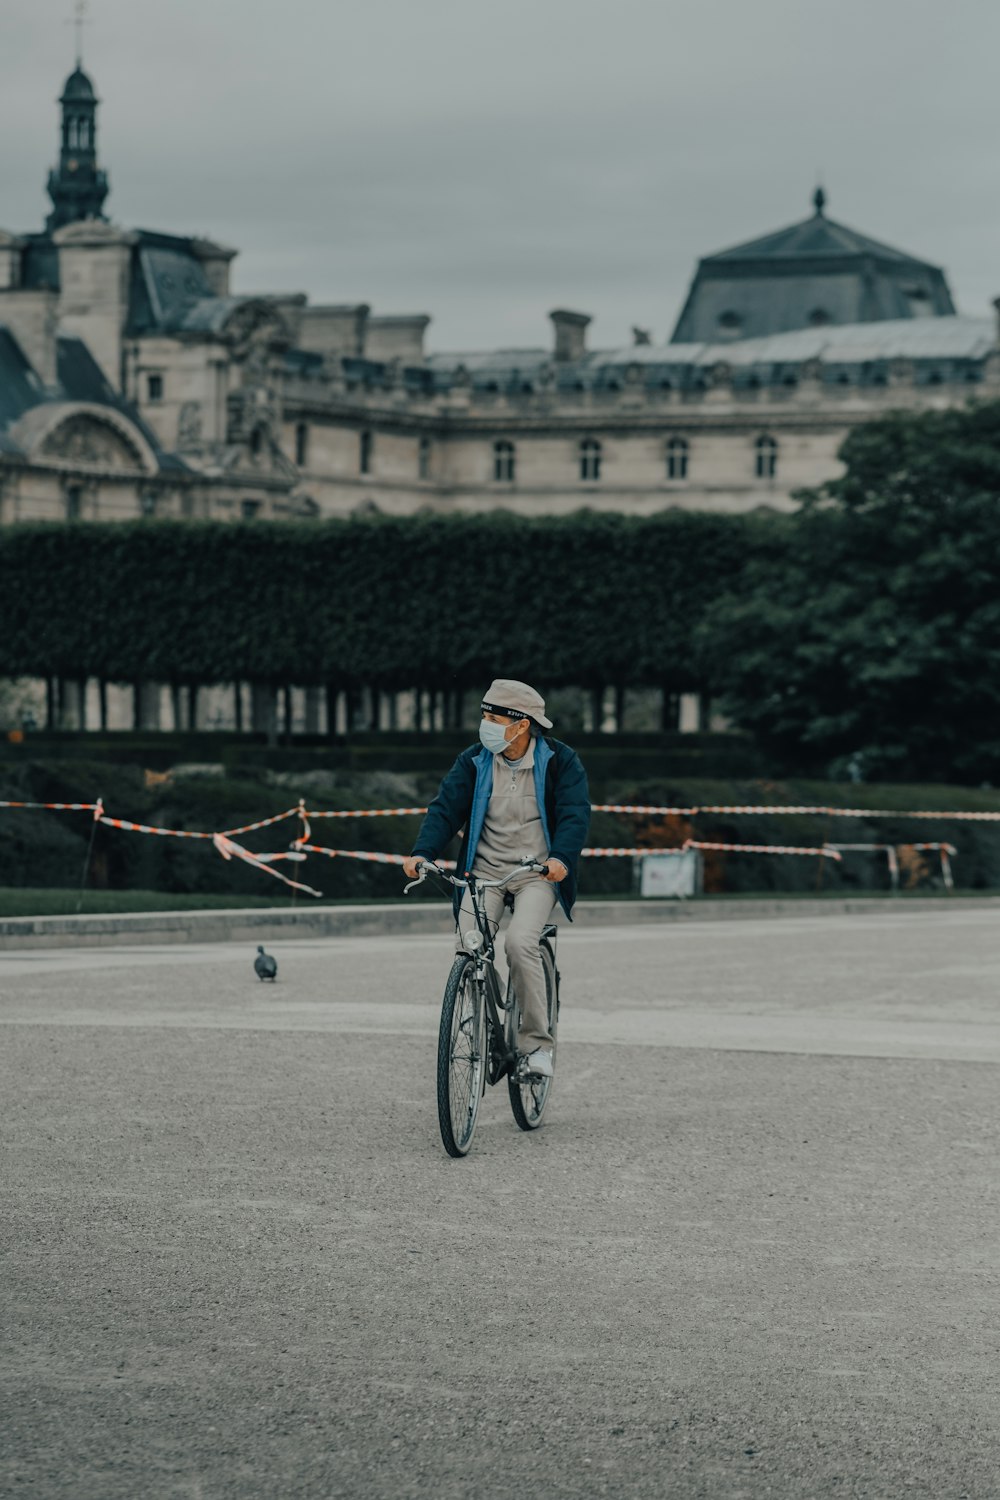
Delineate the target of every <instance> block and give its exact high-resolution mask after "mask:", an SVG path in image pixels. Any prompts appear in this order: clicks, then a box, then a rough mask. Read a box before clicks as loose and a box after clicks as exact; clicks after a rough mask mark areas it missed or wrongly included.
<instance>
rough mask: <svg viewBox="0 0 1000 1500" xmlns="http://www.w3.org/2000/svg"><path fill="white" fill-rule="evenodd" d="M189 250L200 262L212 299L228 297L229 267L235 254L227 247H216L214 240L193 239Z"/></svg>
mask: <svg viewBox="0 0 1000 1500" xmlns="http://www.w3.org/2000/svg"><path fill="white" fill-rule="evenodd" d="M191 249H192V250H193V251H194V253H195V255H196V256H197V257H198V259H199V260H200V261H201V266H202V270H203V271H204V272H205V279H206V281H207V282H208V284H209V286H210V287H211V288H212V295H213V296H214V297H228V296H229V267H230V264H231V262H232V261H234V260H235V259H236V255H237V252H236V251H235V250H230V249H229V246H228V245H217V244H216V243H215V241H214V240H205V239H193V240H192V241H191Z"/></svg>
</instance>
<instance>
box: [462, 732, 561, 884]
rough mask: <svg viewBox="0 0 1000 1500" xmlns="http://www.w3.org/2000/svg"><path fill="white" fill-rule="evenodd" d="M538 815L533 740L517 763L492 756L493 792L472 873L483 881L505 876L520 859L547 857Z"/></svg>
mask: <svg viewBox="0 0 1000 1500" xmlns="http://www.w3.org/2000/svg"><path fill="white" fill-rule="evenodd" d="M548 852H549V850H548V845H547V843H546V841H545V834H544V832H543V830H542V815H541V813H540V812H539V810H538V798H537V797H536V796H535V741H534V739H532V740H531V741H530V743H529V745H528V748H527V750H526V751H525V753H524V755H523V756H522V757H521V759H520V760H518V761H510V760H508V759H507V758H506V756H504V755H494V757H493V790H492V792H491V793H490V800H489V804H488V806H487V808H486V821H485V822H484V824H483V831H482V833H481V834H480V836H479V844H478V846H477V848H476V863H475V866H474V868H473V872H472V873H473V874H474V875H478V876H479V877H480V879H483V880H496V879H498V878H499V877H500V876H501V875H506V874H507V873H508V871H509V870H510V868H511V866H512V865H516V864H517V863H518V861H519V860H522V859H535V860H539V861H542V860H544V859H545V857H546V855H547V854H548Z"/></svg>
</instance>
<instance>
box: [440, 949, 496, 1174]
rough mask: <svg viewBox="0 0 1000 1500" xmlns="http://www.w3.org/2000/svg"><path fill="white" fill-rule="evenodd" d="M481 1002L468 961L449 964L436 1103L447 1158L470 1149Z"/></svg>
mask: <svg viewBox="0 0 1000 1500" xmlns="http://www.w3.org/2000/svg"><path fill="white" fill-rule="evenodd" d="M483 1012H484V1007H483V998H482V992H481V990H480V987H479V985H478V984H477V983H476V974H475V965H474V963H473V961H472V959H471V958H466V957H465V956H464V955H461V954H460V955H459V956H458V958H456V959H455V962H454V963H453V964H452V967H451V973H450V974H449V975H448V983H447V985H446V986H445V991H444V999H443V1000H442V1002H441V1027H440V1030H439V1032H438V1059H437V1104H438V1124H439V1125H440V1127H441V1140H442V1141H443V1142H444V1149H445V1150H446V1151H447V1153H448V1155H449V1156H464V1155H465V1154H466V1152H467V1151H468V1149H469V1147H470V1146H471V1145H472V1137H473V1135H474V1134H475V1130H476V1117H477V1115H478V1114H479V1101H480V1099H481V1098H482V1097H483V1090H484V1087H485V1070H486V1021H485V1016H484V1013H483Z"/></svg>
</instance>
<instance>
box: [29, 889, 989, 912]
mask: <svg viewBox="0 0 1000 1500" xmlns="http://www.w3.org/2000/svg"><path fill="white" fill-rule="evenodd" d="M943 894H944V893H943V892H942V891H940V890H934V889H928V888H926V887H925V888H923V889H921V890H917V891H906V892H903V893H900V894H898V895H893V893H892V892H891V891H887V890H873V891H864V890H855V891H843V890H841V891H741V892H733V893H731V894H725V895H718V896H699V897H697V898H696V900H697V901H698V902H699V903H701V902H705V901H712V902H739V901H815V900H821V901H823V900H826V901H845V900H856V899H864V900H869V899H871V898H872V897H878V898H884V899H885V900H886V901H920V900H922V899H924V898H925V897H928V896H941V895H943ZM955 894H956V895H957V896H959V895H960V896H963V897H968V896H996V895H997V894H1000V893H998V892H997V891H992V890H976V891H964V890H963V891H956V893H955ZM397 899H398V900H399V901H402V900H403V899H404V898H402V897H400V898H397ZM584 899H585V900H587V901H588V902H589V901H593V902H599V901H600V902H603V901H639V900H640V899H641V898H640V897H638V896H636V895H635V894H634V893H630V892H626V891H621V892H607V893H602V894H600V895H593V896H590V897H585V898H584ZM79 900H80V892H79V891H78V890H75V891H74V890H35V889H32V888H30V887H28V888H21V889H15V888H13V887H0V918H3V917H63V916H76V915H77V914H78V911H79V915H81V916H100V915H103V914H107V913H110V914H114V913H115V912H156V911H225V910H229V911H233V910H236V909H246V908H254V907H267V906H273V907H276V908H283V909H284V910H288V909H289V908H291V907H292V906H293V905H298V906H301V907H302V908H303V910H306V911H308V910H310V909H311V908H312V907H313V906H388V905H395V904H396V902H395V901H392V900H387V899H386V898H360V899H358V898H355V899H352V900H346V901H337V900H322V901H316V900H315V899H313V898H311V897H309V896H300V897H299V898H298V901H297V902H295V903H293V901H292V898H291V897H290V896H264V895H261V896H232V895H212V894H199V895H178V894H177V893H176V892H170V891H85V892H84V895H83V904H82V906H79V908H78V903H79Z"/></svg>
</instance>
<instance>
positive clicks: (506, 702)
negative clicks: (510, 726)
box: [482, 677, 552, 729]
mask: <svg viewBox="0 0 1000 1500" xmlns="http://www.w3.org/2000/svg"><path fill="white" fill-rule="evenodd" d="M482 708H483V712H484V713H490V714H502V715H503V717H504V718H505V719H533V720H534V722H535V723H536V724H540V725H541V726H542V728H543V729H551V728H552V720H551V719H547V718H546V717H545V699H544V698H543V697H542V695H541V693H536V692H535V689H534V688H533V687H529V686H528V684H527V683H526V682H515V681H514V679H513V678H511V677H495V678H494V679H493V681H492V682H491V683H490V686H489V691H488V692H487V694H486V697H485V698H484V699H483V702H482Z"/></svg>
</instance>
